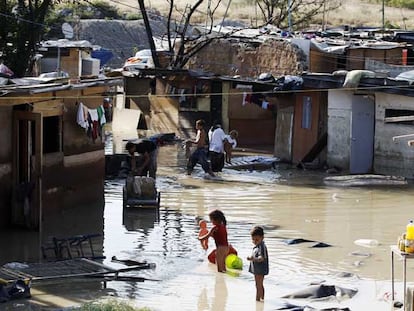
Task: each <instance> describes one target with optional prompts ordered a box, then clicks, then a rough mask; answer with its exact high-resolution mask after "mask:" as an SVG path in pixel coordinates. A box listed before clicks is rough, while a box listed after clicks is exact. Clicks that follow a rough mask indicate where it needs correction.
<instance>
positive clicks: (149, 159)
mask: <svg viewBox="0 0 414 311" xmlns="http://www.w3.org/2000/svg"><path fill="white" fill-rule="evenodd" d="M125 149H126V150H127V151H128V153H129V155H130V156H131V172H132V173H133V174H134V175H138V176H149V177H152V178H154V179H155V178H156V174H157V156H158V148H157V144H156V143H155V142H153V141H152V140H149V139H140V140H138V141H137V142H127V144H126V145H125ZM135 153H138V154H139V155H140V156H142V160H143V161H142V164H140V165H139V166H137V161H136V160H137V159H136V156H135Z"/></svg>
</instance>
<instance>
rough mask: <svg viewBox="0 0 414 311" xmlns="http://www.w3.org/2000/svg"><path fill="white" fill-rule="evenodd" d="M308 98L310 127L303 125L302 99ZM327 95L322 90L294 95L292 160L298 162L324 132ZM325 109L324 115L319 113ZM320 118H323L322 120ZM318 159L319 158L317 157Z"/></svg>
mask: <svg viewBox="0 0 414 311" xmlns="http://www.w3.org/2000/svg"><path fill="white" fill-rule="evenodd" d="M305 98H309V99H310V105H311V106H310V107H311V108H310V109H311V116H310V118H311V119H310V127H309V128H304V127H303V118H304V106H305V104H304V101H305ZM326 109H327V96H326V94H325V93H323V92H302V93H299V94H298V95H297V96H296V102H295V116H294V130H293V133H294V135H293V152H292V162H293V163H298V162H299V161H301V160H302V158H303V157H304V156H305V155H306V154H307V153H308V152H309V151H310V150H311V149H312V147H313V146H314V145H315V144H316V143H317V141H318V139H319V138H320V137H321V135H323V133H325V132H326V130H327V129H326V127H327V121H326V111H327V110H326ZM321 110H322V111H325V115H324V114H323V113H321ZM321 118H324V119H325V120H324V121H322V120H321ZM324 127H325V128H324ZM318 159H319V158H318Z"/></svg>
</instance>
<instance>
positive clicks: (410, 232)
mask: <svg viewBox="0 0 414 311" xmlns="http://www.w3.org/2000/svg"><path fill="white" fill-rule="evenodd" d="M405 238H406V239H407V240H414V223H413V221H412V220H410V222H409V223H408V225H407V231H406V233H405Z"/></svg>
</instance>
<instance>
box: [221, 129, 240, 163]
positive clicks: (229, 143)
mask: <svg viewBox="0 0 414 311" xmlns="http://www.w3.org/2000/svg"><path fill="white" fill-rule="evenodd" d="M238 136H239V133H238V132H237V131H236V130H232V131H230V133H229V135H226V138H225V140H224V152H225V153H226V156H225V161H226V163H229V164H231V157H232V151H233V149H234V148H236V147H237V137H238Z"/></svg>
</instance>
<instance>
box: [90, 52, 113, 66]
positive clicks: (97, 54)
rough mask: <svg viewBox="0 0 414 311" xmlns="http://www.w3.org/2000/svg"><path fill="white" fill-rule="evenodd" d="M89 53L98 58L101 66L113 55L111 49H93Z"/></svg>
mask: <svg viewBox="0 0 414 311" xmlns="http://www.w3.org/2000/svg"><path fill="white" fill-rule="evenodd" d="M91 54H92V57H93V58H98V59H99V60H100V61H101V67H102V66H104V65H105V64H106V63H107V62H108V61H109V60H110V59H111V58H112V57H113V56H114V54H113V53H112V51H110V50H107V49H99V50H93V51H92V53H91Z"/></svg>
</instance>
